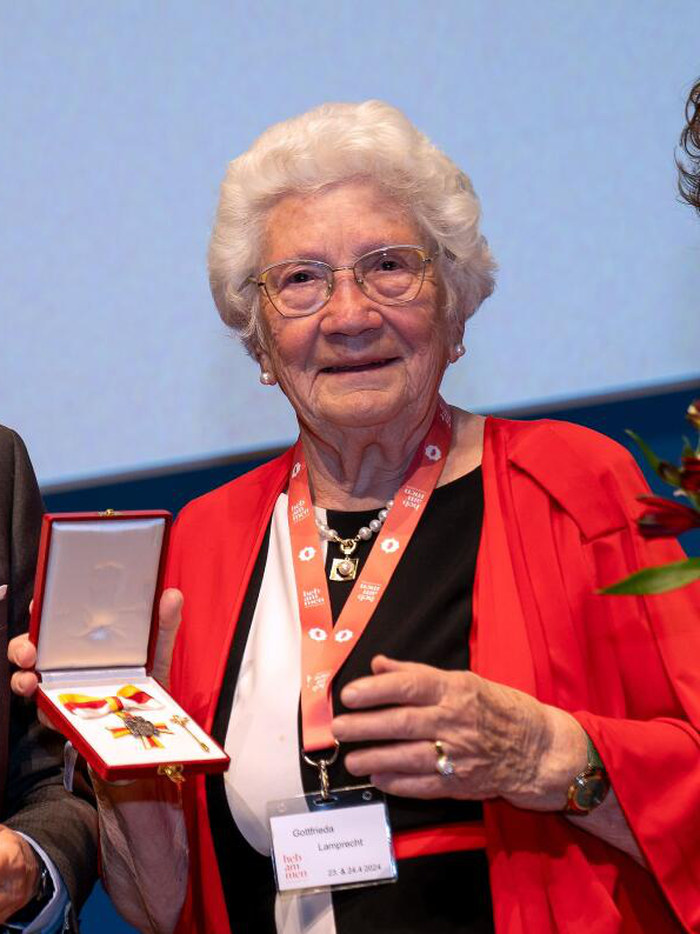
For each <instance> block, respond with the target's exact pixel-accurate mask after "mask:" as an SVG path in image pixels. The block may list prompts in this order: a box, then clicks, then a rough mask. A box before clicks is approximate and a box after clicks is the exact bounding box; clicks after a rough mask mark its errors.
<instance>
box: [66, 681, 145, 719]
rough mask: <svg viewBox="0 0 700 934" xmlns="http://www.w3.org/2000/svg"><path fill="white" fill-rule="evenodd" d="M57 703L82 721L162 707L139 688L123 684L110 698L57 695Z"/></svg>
mask: <svg viewBox="0 0 700 934" xmlns="http://www.w3.org/2000/svg"><path fill="white" fill-rule="evenodd" d="M58 699H59V701H60V702H61V703H62V704H63V706H64V707H65V708H66V710H68V711H70V713H72V714H75V716H76V717H82V718H83V719H84V720H92V719H93V718H95V717H106V716H107V714H110V713H118V712H119V711H120V710H160V709H161V708H162V707H163V704H161V702H160V701H157V700H156V699H155V698H154V697H151V695H150V694H146V692H145V691H142V690H141V689H140V688H137V687H134V685H133V684H125V685H124V687H123V688H119V690H118V691H117V693H116V694H115V695H112V696H110V697H91V696H90V695H89V694H59V695H58Z"/></svg>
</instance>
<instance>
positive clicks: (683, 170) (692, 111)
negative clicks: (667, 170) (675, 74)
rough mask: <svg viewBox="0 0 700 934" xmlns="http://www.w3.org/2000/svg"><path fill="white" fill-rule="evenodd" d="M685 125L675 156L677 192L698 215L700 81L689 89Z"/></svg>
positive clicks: (699, 209) (699, 195)
mask: <svg viewBox="0 0 700 934" xmlns="http://www.w3.org/2000/svg"><path fill="white" fill-rule="evenodd" d="M685 119H686V125H685V127H684V128H683V132H682V133H681V138H680V148H681V150H682V151H681V153H680V154H678V153H677V154H676V165H677V166H678V191H679V193H680V196H681V198H682V199H683V200H684V201H686V202H687V203H688V204H689V205H690V206H691V207H693V208H695V210H696V211H697V212H698V213H700V79H698V80H697V81H696V82H695V84H694V85H693V87H692V88H691V91H690V94H689V95H688V100H687V102H686V105H685Z"/></svg>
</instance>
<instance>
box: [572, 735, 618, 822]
mask: <svg viewBox="0 0 700 934" xmlns="http://www.w3.org/2000/svg"><path fill="white" fill-rule="evenodd" d="M586 739H587V741H588V748H587V755H588V765H587V766H586V768H585V769H584V770H583V772H579V773H578V775H575V776H574V778H573V779H572V782H571V784H570V785H569V790H568V792H567V796H566V805H565V806H564V811H565V813H567V814H581V815H585V814H590V813H591V811H592V810H594V809H595V808H597V807H598V805H599V804H602V803H603V801H604V800H605V796H606V795H607V793H608V791H609V790H610V779H609V778H608V773H607V772H606V771H605V766H604V765H603V762H602V760H601V758H600V756H599V755H598V750H597V749H596V748H595V746H594V745H593V741H592V740H591V738H590V736H588V734H586Z"/></svg>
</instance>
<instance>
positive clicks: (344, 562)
mask: <svg viewBox="0 0 700 934" xmlns="http://www.w3.org/2000/svg"><path fill="white" fill-rule="evenodd" d="M393 505H394V500H393V499H390V500H388V501H387V503H386V504H385V506H384V507H383V508H382V509H380V510H379V512H378V513H377V518H376V519H371V520H370V522H369V524H368V525H363V526H361V528H359V529H358V531H357V534H356V535H355V536H353V538H341V536H340V535H338V533H337V532H336V530H335V529H332V528H330V526H328V525H327V524H326V523H325V522H321V520H320V519H316V526H317V528H318V531H319V532H320V534H321V538H324V539H325V540H326V541H328V542H335V543H336V545H338V546H339V547H340V550H341V551H342V553H343V557H342V558H334V559H333V564H332V566H331V569H330V572H329V574H328V577H329V578H330V579H331V580H332V581H352V580H355V576H356V575H357V565H358V564H359V561H360V559H359V558H353V557H351V555H352V553H353V552H354V551H355V549H356V548H357V546H358V545H359V543H360V542H368V541H369V540H370V539H371V538H372V536H373V535H376V534H377V532H379V531H380V529H381V527H382V526H383V525H384V522H385V521H386V517H387V516H388V515H389V510H390V509H391V507H392V506H393Z"/></svg>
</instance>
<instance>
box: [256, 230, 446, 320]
mask: <svg viewBox="0 0 700 934" xmlns="http://www.w3.org/2000/svg"><path fill="white" fill-rule="evenodd" d="M407 249H408V250H416V251H417V252H418V253H420V255H421V259H422V260H423V275H422V276H421V280H420V284H419V286H418V289H417V290H416V294H415V295H414V296H413V297H412V298H407V299H403V300H398V301H382V300H381V299H378V298H373V297H372V296H370V295H367V292H366V291H365V288H364V285H365V283H364V279H363V278H362V277H361V276H360V275H358V272H357V267H358V266H359V264H360V263H361V262H362V261H363V260H366V259H367V257H368V256H375V255H377V254H381V253H387V252H388V251H389V250H407ZM436 255H437V254H433V255H430V254H429V253H428V251H427V250H426V249H425V247H422V246H418V244H417V243H391V244H389V245H388V246H382V247H379V248H378V249H376V250H370V251H369V252H368V253H363V254H362V256H359V257H358V258H357V259H356V260H355V262H354V263H353V264H352V265H351V266H331V265H330V264H329V263H324V262H323V260H320V259H303V258H301V257H299V258H295V259H283V260H281V261H280V262H279V263H270V265H269V266H265V268H264V269H261V270H260V272H259V273H258V274H257V276H248V278H247V279H245V280H244V282H243V285H245V284H246V283H251V284H252V285H256V286H257V287H258V288H261V289H263V290H264V292H265V295H266V297H267V300H268V301H269V303H270V304H271V305H272V307H273V308H274V309H275V311H276V312H277V313H278V314H279V315H282V317H283V318H308V317H310V316H311V315H315V314H316V313H317V312H319V311H320V310H321V309H322V308H324V307H325V306H326V305H327V304H328V302H329V301H330V300H331V296H332V295H333V292H334V291H335V274H336V272H342V271H343V270H345V269H351V270H352V274H353V278H354V279H355V282H356V283H357V285H358V287H359V289H360V290H361V291H362V294H363V295H366V296H367V298H370V299H371V301H376V302H377V303H378V304H379V305H408V304H409V302H412V301H414V300H415V299H416V298H418V296H419V295H420V291H421V289H422V288H423V283H424V282H425V270H426V267H427V265H428V263H432V262H433V260H434V259H435V258H436ZM289 263H306V264H308V265H310V266H321V267H323V268H324V269H328V270H330V272H331V286H330V289H329V290H328V295H327V296H326V299H325V301H324V302H323V303H322V304H321V305H319V306H318V308H314V309H313V311H306V312H304V313H303V314H298V313H297V314H292V315H290V314H285V312H283V311H280V309H279V308H278V307H277V305H275V303H274V301H273V300H272V296H271V295H270V293H269V292H268V291H267V284H266V280H267V274H268V273H269V272H270V270H271V269H276V268H278V267H279V266H286V265H288V264H289Z"/></svg>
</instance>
